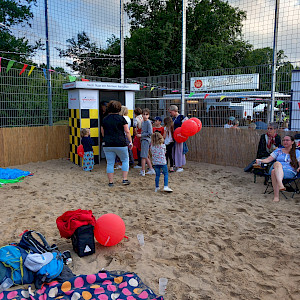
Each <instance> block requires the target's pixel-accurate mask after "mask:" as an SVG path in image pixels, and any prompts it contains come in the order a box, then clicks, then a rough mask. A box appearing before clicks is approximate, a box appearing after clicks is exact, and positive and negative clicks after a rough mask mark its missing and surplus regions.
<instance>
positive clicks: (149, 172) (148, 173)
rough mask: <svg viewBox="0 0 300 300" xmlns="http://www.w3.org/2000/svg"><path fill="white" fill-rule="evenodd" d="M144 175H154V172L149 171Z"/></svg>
mask: <svg viewBox="0 0 300 300" xmlns="http://www.w3.org/2000/svg"><path fill="white" fill-rule="evenodd" d="M146 174H147V175H155V171H154V169H152V170H149V171H148V172H147V173H146Z"/></svg>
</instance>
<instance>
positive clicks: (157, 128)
mask: <svg viewBox="0 0 300 300" xmlns="http://www.w3.org/2000/svg"><path fill="white" fill-rule="evenodd" d="M161 122H162V119H161V117H155V118H154V124H153V133H154V132H159V133H160V134H161V135H162V136H163V135H164V131H165V129H164V127H163V126H161Z"/></svg>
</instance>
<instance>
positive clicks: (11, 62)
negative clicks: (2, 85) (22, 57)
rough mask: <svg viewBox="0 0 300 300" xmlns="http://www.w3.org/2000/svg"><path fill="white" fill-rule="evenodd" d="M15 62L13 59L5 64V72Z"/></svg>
mask: <svg viewBox="0 0 300 300" xmlns="http://www.w3.org/2000/svg"><path fill="white" fill-rule="evenodd" d="M14 63H15V61H14V60H10V61H9V62H8V64H7V68H6V73H7V72H8V71H9V70H10V68H11V67H12V66H13V64H14Z"/></svg>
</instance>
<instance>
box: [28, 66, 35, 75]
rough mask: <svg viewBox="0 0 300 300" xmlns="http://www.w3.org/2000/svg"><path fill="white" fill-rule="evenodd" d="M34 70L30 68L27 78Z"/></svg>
mask: <svg viewBox="0 0 300 300" xmlns="http://www.w3.org/2000/svg"><path fill="white" fill-rule="evenodd" d="M34 68H35V66H31V67H30V71H29V73H28V76H30V74H31V73H32V71H33V69H34Z"/></svg>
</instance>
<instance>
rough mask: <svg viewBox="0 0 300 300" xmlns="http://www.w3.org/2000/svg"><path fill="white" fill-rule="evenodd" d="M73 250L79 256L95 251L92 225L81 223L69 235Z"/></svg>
mask: <svg viewBox="0 0 300 300" xmlns="http://www.w3.org/2000/svg"><path fill="white" fill-rule="evenodd" d="M71 239H72V245H73V249H74V251H75V252H76V253H77V254H78V256H79V257H83V256H87V255H91V254H94V253H95V240H94V226H93V225H91V224H89V225H83V226H80V227H78V228H77V229H76V230H75V232H74V233H73V235H72V236H71Z"/></svg>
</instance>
